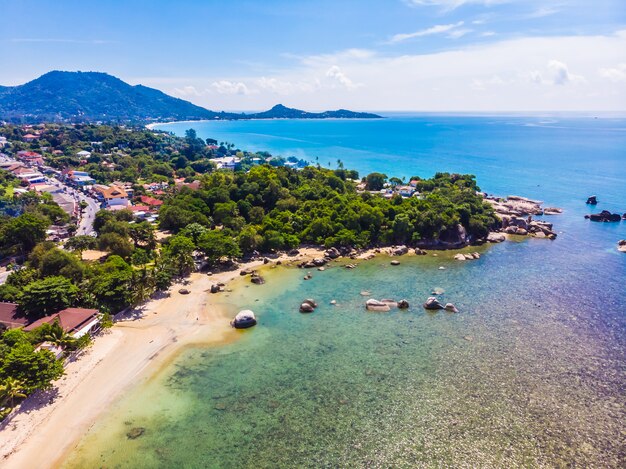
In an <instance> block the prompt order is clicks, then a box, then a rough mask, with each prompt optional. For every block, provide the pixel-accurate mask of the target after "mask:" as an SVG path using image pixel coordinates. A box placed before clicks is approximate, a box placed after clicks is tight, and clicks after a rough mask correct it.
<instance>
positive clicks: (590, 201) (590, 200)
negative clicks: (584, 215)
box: [587, 195, 598, 205]
mask: <svg viewBox="0 0 626 469" xmlns="http://www.w3.org/2000/svg"><path fill="white" fill-rule="evenodd" d="M587 204H588V205H597V204H598V199H597V197H596V196H595V195H590V196H589V197H587Z"/></svg>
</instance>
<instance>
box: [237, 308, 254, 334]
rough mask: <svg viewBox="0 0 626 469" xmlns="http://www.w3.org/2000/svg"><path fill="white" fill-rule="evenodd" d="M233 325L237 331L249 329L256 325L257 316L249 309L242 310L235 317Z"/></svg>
mask: <svg viewBox="0 0 626 469" xmlns="http://www.w3.org/2000/svg"><path fill="white" fill-rule="evenodd" d="M231 325H232V326H233V327H234V328H235V329H247V328H248V327H252V326H255V325H256V316H255V315H254V313H253V312H252V311H250V310H249V309H244V310H241V311H239V312H238V313H237V316H235V319H233V321H232V322H231Z"/></svg>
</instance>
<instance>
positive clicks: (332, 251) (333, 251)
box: [324, 248, 341, 259]
mask: <svg viewBox="0 0 626 469" xmlns="http://www.w3.org/2000/svg"><path fill="white" fill-rule="evenodd" d="M324 255H325V256H326V257H329V258H331V259H337V258H338V257H339V256H341V253H340V252H339V250H338V249H337V248H330V249H328V250H327V251H326V252H325V253H324Z"/></svg>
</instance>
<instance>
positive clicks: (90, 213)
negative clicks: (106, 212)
mask: <svg viewBox="0 0 626 469" xmlns="http://www.w3.org/2000/svg"><path fill="white" fill-rule="evenodd" d="M77 194H78V199H79V201H81V200H84V201H85V202H87V207H86V208H85V210H84V211H83V216H82V218H81V220H80V223H79V224H78V230H77V231H76V234H77V235H89V234H92V233H93V231H94V230H93V222H94V221H95V219H96V213H97V212H98V210H100V205H99V204H98V202H96V201H95V200H94V199H92V198H91V197H87V196H86V195H84V194H83V193H80V192H78V193H77Z"/></svg>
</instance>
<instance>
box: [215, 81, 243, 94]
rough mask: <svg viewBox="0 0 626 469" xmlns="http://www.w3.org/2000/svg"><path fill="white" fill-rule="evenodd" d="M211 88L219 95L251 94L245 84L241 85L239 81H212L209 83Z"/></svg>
mask: <svg viewBox="0 0 626 469" xmlns="http://www.w3.org/2000/svg"><path fill="white" fill-rule="evenodd" d="M211 88H212V89H213V90H215V91H216V92H217V93H219V94H241V95H247V94H251V93H252V90H250V89H249V88H248V87H247V86H246V84H245V83H242V82H240V81H237V82H235V81H228V80H220V81H214V82H213V83H211Z"/></svg>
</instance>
